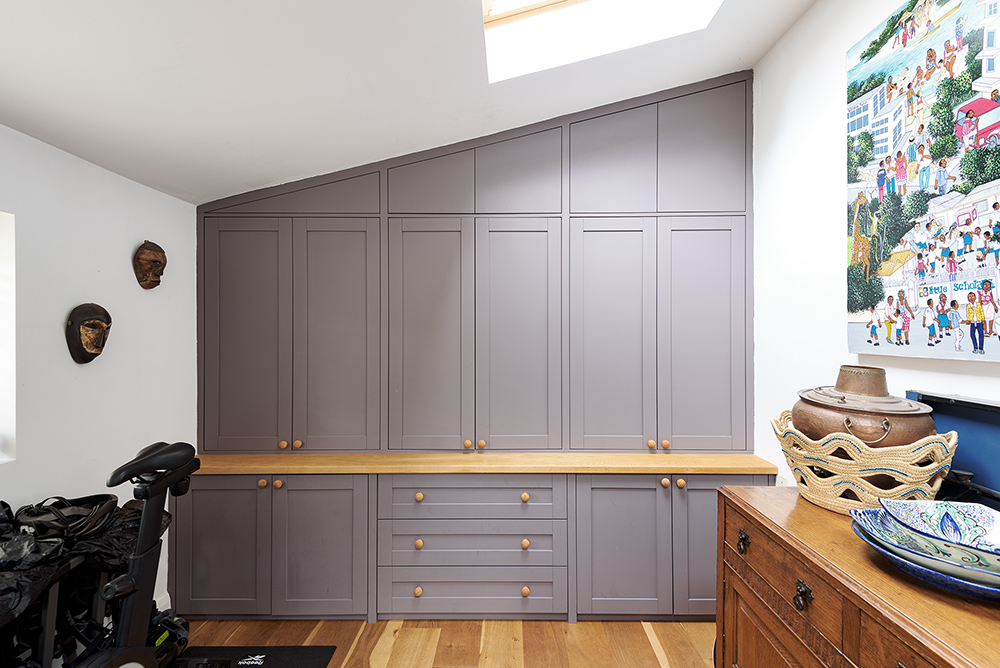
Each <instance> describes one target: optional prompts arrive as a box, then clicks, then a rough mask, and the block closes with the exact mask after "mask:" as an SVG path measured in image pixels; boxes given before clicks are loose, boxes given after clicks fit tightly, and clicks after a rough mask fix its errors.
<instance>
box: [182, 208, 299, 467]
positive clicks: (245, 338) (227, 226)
mask: <svg viewBox="0 0 1000 668" xmlns="http://www.w3.org/2000/svg"><path fill="white" fill-rule="evenodd" d="M291 243H292V230H291V221H290V220H286V219H279V218H226V219H221V218H209V219H206V220H205V267H204V274H203V275H204V280H205V307H204V310H203V313H202V317H203V318H204V323H205V339H206V340H205V344H204V346H203V350H204V352H205V367H204V411H205V417H204V421H203V424H204V435H203V439H202V448H203V449H204V450H206V451H215V450H222V451H227V450H244V451H246V450H267V451H274V452H277V451H278V442H279V441H281V440H287V439H288V438H289V435H290V434H291V421H292V415H291V402H290V401H289V399H288V398H289V397H290V396H291V389H292V359H291V358H292V318H291V315H292V271H291V270H292V267H291V258H292V248H291Z"/></svg>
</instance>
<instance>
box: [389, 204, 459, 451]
mask: <svg viewBox="0 0 1000 668" xmlns="http://www.w3.org/2000/svg"><path fill="white" fill-rule="evenodd" d="M474 235H475V232H474V228H473V220H472V218H433V219H432V218H420V219H416V218H390V219H389V447H390V448H393V449H398V448H406V449H416V450H420V449H428V450H442V449H445V450H461V449H463V448H462V445H463V443H464V441H466V440H468V441H470V442H471V441H472V440H473V439H474V438H475V425H474V420H475V409H474V403H475V278H476V277H475V266H474V265H475V243H474Z"/></svg>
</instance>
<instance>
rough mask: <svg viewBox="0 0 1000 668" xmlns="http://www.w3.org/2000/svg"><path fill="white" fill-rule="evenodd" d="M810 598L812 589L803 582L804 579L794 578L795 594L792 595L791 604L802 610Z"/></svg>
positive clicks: (811, 598)
mask: <svg viewBox="0 0 1000 668" xmlns="http://www.w3.org/2000/svg"><path fill="white" fill-rule="evenodd" d="M812 600H813V590H812V589H811V588H810V587H809V585H807V584H806V583H805V581H804V580H796V581H795V596H793V597H792V604H793V605H794V606H795V609H796V610H798V611H799V612H802V611H803V610H805V609H806V606H807V605H809V603H810V602H811V601H812Z"/></svg>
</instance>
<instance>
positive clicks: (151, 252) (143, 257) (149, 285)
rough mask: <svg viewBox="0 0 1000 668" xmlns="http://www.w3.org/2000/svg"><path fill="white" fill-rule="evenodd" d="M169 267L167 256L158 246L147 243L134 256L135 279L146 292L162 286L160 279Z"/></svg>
mask: <svg viewBox="0 0 1000 668" xmlns="http://www.w3.org/2000/svg"><path fill="white" fill-rule="evenodd" d="M166 267H167V254H166V253H165V252H164V251H163V249H162V248H160V246H159V245H158V244H154V243H153V242H152V241H148V240H147V241H145V242H143V244H142V245H141V246H139V248H137V249H136V251H135V255H133V256H132V270H133V271H135V279H136V280H137V281H139V285H141V286H142V287H143V289H145V290H151V289H153V288H155V287H156V286H157V285H159V284H160V277H161V276H163V270H164V269H166Z"/></svg>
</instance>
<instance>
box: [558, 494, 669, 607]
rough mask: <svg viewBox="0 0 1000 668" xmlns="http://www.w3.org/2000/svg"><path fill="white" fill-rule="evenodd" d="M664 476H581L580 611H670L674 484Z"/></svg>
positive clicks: (578, 517)
mask: <svg viewBox="0 0 1000 668" xmlns="http://www.w3.org/2000/svg"><path fill="white" fill-rule="evenodd" d="M660 481H661V478H660V477H658V476H650V475H593V476H591V475H581V476H577V592H578V601H579V602H578V606H579V607H578V610H579V612H580V614H629V615H647V614H670V612H671V603H672V599H671V535H670V522H671V513H670V504H671V498H670V497H671V487H669V486H668V487H664V486H663V485H662V484H661V482H660Z"/></svg>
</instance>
